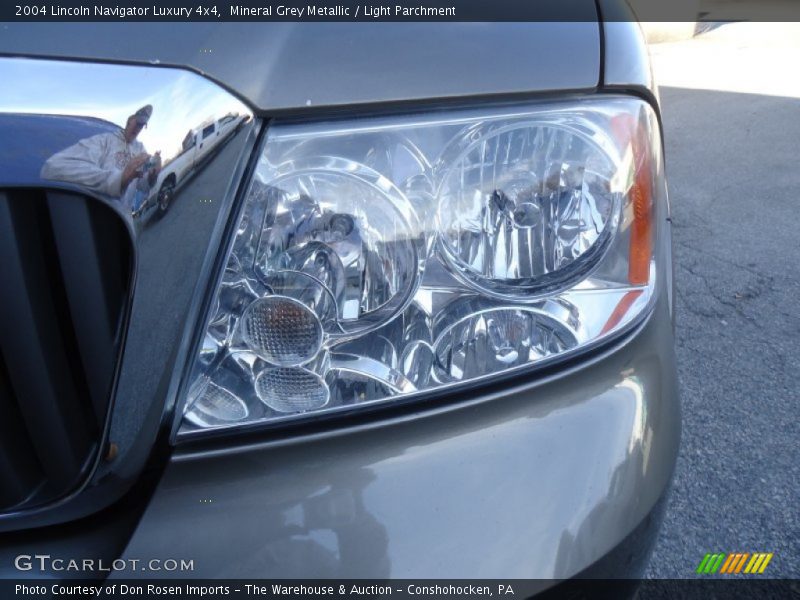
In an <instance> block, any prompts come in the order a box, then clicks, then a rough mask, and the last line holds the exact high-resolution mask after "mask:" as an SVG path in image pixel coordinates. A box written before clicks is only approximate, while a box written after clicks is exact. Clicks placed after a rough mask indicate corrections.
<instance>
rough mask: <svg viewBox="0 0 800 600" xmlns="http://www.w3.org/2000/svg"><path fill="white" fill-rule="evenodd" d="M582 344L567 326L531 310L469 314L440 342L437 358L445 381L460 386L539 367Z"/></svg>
mask: <svg viewBox="0 0 800 600" xmlns="http://www.w3.org/2000/svg"><path fill="white" fill-rule="evenodd" d="M576 344H577V340H576V338H575V336H574V334H573V333H572V332H570V331H569V329H567V328H566V327H565V326H564V325H562V324H561V323H559V322H558V321H556V320H555V319H552V318H550V317H549V316H547V315H544V314H542V313H540V312H536V311H533V310H529V309H526V308H498V309H489V310H484V311H481V312H477V313H473V314H470V315H468V316H466V317H464V318H462V319H460V320H458V321H456V322H455V323H453V324H452V325H450V326H448V327H447V328H446V329H445V330H444V331H443V333H442V334H441V335H440V336H439V337H438V339H437V341H436V344H435V348H434V354H435V358H436V368H437V375H438V376H439V377H440V378H441V380H442V381H445V382H447V381H460V380H462V379H472V378H474V377H481V376H483V375H489V374H491V373H496V372H498V371H503V370H505V369H509V368H511V367H515V366H518V365H523V364H527V363H534V362H537V361H539V360H541V359H543V358H547V357H548V356H552V355H555V354H559V353H561V352H564V351H566V350H568V349H570V348H572V347H574V346H575V345H576Z"/></svg>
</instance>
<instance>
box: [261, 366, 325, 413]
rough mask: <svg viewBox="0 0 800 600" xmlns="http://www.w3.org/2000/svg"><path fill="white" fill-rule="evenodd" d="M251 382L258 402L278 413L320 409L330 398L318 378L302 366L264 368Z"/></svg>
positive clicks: (320, 379) (323, 383) (323, 384)
mask: <svg viewBox="0 0 800 600" xmlns="http://www.w3.org/2000/svg"><path fill="white" fill-rule="evenodd" d="M255 384H256V394H257V395H258V397H259V398H260V399H261V401H262V402H263V403H264V404H266V405H267V406H269V407H270V408H271V409H272V410H274V411H277V412H279V413H298V412H306V411H309V410H315V409H317V408H322V407H323V406H325V405H326V404H327V403H328V398H329V397H330V394H329V391H328V386H327V385H325V382H324V381H323V380H322V378H321V377H319V375H317V374H316V373H312V372H311V371H307V370H306V369H300V368H281V369H267V370H265V371H262V372H261V373H260V374H259V375H258V377H256V382H255Z"/></svg>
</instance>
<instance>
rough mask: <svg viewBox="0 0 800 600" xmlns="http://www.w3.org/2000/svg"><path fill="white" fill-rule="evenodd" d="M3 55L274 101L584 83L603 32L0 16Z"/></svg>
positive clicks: (412, 96) (593, 77) (594, 78)
mask: <svg viewBox="0 0 800 600" xmlns="http://www.w3.org/2000/svg"><path fill="white" fill-rule="evenodd" d="M585 2H587V4H590V5H591V6H592V7H593V6H594V4H593V1H592V0H585ZM0 53H6V54H27V55H35V56H52V57H59V56H60V57H65V58H85V59H93V60H123V61H129V62H131V61H132V62H144V63H156V62H158V63H160V64H170V65H182V66H187V67H191V68H193V69H195V70H198V71H201V72H203V73H205V74H206V75H208V76H209V77H211V78H212V79H215V80H217V81H218V82H220V83H222V84H223V85H225V86H226V87H228V88H230V89H232V90H235V92H236V93H237V94H239V95H240V96H241V97H242V98H244V99H246V100H247V101H248V102H249V103H251V104H252V105H253V106H254V107H255V108H256V109H260V110H263V111H278V110H288V109H296V108H300V109H304V108H307V107H309V106H311V107H320V106H337V105H345V104H361V103H386V102H398V101H413V100H426V99H435V98H452V97H458V96H480V95H489V94H491V95H495V94H513V93H526V92H542V91H550V90H577V89H590V88H594V87H596V86H597V84H598V75H599V72H600V31H599V26H598V24H597V23H593V22H588V23H580V22H576V23H546V22H545V23H222V24H219V23H103V24H98V23H40V24H37V25H36V26H35V29H34V28H32V27H31V25H30V24H26V23H6V24H2V25H0Z"/></svg>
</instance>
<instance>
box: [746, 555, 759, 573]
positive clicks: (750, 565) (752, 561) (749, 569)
mask: <svg viewBox="0 0 800 600" xmlns="http://www.w3.org/2000/svg"><path fill="white" fill-rule="evenodd" d="M759 556H761V555H760V554H759V553H758V552H756V553H754V554H753V558H751V559H750V562H749V563H747V566H746V567H745V568H744V572H745V573H752V572H753V567H754V566H755V564H756V561H757V560H758V557H759Z"/></svg>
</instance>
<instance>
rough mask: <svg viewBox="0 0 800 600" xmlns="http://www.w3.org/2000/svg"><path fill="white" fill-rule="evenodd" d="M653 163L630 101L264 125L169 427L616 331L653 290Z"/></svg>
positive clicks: (346, 393)
mask: <svg viewBox="0 0 800 600" xmlns="http://www.w3.org/2000/svg"><path fill="white" fill-rule="evenodd" d="M660 169H661V158H660V145H659V141H658V133H657V124H656V121H655V116H654V113H653V111H652V110H651V109H650V108H649V106H648V105H647V104H646V103H644V102H642V101H640V100H637V99H632V98H622V97H610V96H609V97H604V98H602V99H601V98H592V99H588V98H587V99H582V100H572V101H569V102H563V103H551V104H538V105H536V104H532V105H528V106H507V107H497V108H493V109H483V110H461V111H451V112H439V113H430V114H423V115H410V116H405V117H383V118H370V119H360V120H350V121H342V120H339V121H329V122H325V123H316V124H313V123H299V122H295V123H293V122H290V121H285V122H279V123H276V124H273V125H272V126H271V128H270V130H269V132H268V135H267V140H266V143H265V146H264V148H263V151H262V155H261V158H260V161H259V164H258V167H257V169H256V172H255V174H254V177H253V180H252V182H251V183H250V188H249V192H248V194H247V197H246V200H245V203H244V206H243V207H242V210H241V214H240V216H239V222H238V226H237V228H236V235H235V238H234V240H233V241H232V245H231V248H230V249H229V251H228V253H227V258H226V264H227V267H226V269H225V272H224V273H223V274H222V275H221V279H220V283H219V285H218V288H217V290H216V291H215V292H214V294H215V299H214V301H213V302H212V308H211V311H210V312H211V314H210V315H209V317H208V320H207V326H206V332H205V335H204V338H203V340H204V341H203V343H202V348H200V349H199V350H198V353H197V355H196V360H195V361H194V364H193V366H192V368H191V371H190V375H189V379H188V381H187V382H186V383H185V386H186V389H187V390H188V392H187V393H186V403H185V405H184V414H185V419H184V421H183V424H182V426H181V432H182V433H190V432H193V431H194V432H197V431H198V430H206V429H210V428H213V429H218V428H225V427H231V426H241V425H242V424H243V423H279V422H283V421H286V420H291V419H298V418H306V417H308V416H313V415H318V414H323V413H328V412H335V411H343V410H353V409H357V408H361V407H363V406H366V405H371V404H375V403H380V402H383V401H389V400H391V401H397V400H404V399H407V398H413V397H415V396H418V395H420V394H421V393H423V392H433V391H437V390H442V389H445V388H448V387H452V386H457V385H460V384H462V383H465V382H469V381H475V380H479V379H484V378H486V377H497V376H499V375H500V374H503V373H511V372H515V371H518V370H520V369H525V368H533V367H536V366H540V365H542V364H546V363H550V362H552V361H553V360H559V359H563V358H565V357H568V356H571V355H574V354H575V353H576V352H578V351H581V350H584V349H587V348H589V347H591V346H593V345H595V344H597V343H599V342H600V341H602V340H604V339H607V338H608V337H609V336H611V335H614V334H617V333H619V332H620V331H622V330H624V329H625V328H627V327H629V326H630V325H631V324H633V323H634V322H635V321H636V319H637V318H638V317H640V316H641V315H642V314H644V312H645V310H646V308H647V307H648V306H649V305H650V303H651V299H652V298H653V295H654V294H653V292H654V289H655V283H656V282H655V273H656V271H655V261H654V248H655V239H654V234H655V232H656V228H655V227H654V225H653V223H654V219H655V211H656V210H657V209H658V206H657V204H656V203H654V201H653V200H654V199H653V194H654V193H655V190H656V183H657V182H658V181H660V179H659V177H660ZM211 386H214V387H211ZM209 390H210V391H209ZM242 407H244V409H242Z"/></svg>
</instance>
